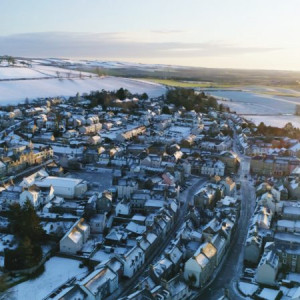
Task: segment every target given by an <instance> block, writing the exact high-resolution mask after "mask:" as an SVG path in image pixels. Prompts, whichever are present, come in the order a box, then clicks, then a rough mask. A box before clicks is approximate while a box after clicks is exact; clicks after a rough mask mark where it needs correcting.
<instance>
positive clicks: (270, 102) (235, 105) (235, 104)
mask: <svg viewBox="0 0 300 300" xmlns="http://www.w3.org/2000/svg"><path fill="white" fill-rule="evenodd" d="M210 93H211V94H212V95H214V96H217V97H219V98H222V99H224V101H219V102H220V103H223V104H224V105H227V106H229V107H230V109H231V110H232V111H235V112H237V113H238V114H240V115H243V116H244V117H245V118H246V119H249V120H252V121H253V122H254V123H255V124H259V123H260V122H264V123H265V124H266V125H272V126H277V127H283V126H284V125H285V124H286V123H288V122H291V123H292V124H293V125H294V126H295V127H299V128H300V117H298V116H294V112H295V108H296V105H297V104H299V105H300V97H283V96H271V95H265V94H259V91H255V92H252V91H230V90H228V91H226V90H220V91H219V90H216V91H210Z"/></svg>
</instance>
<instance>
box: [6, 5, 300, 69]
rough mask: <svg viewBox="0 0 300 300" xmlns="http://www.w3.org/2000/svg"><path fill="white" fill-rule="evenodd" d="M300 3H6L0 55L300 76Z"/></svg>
mask: <svg viewBox="0 0 300 300" xmlns="http://www.w3.org/2000/svg"><path fill="white" fill-rule="evenodd" d="M299 12H300V1H299V0H285V1H283V0H226V1H225V0H205V1H204V0H184V1H183V0H151V1H149V0H49V1H41V0H26V1H24V0H0V14H1V17H0V55H5V54H6V55H13V56H23V57H41V58H43V57H57V58H70V59H98V60H108V61H115V60H118V61H128V62H138V63H151V64H152V63H153V64H172V65H185V66H197V67H213V68H245V69H278V70H298V71H300V39H299V37H300V18H299Z"/></svg>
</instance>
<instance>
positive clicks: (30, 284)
mask: <svg viewBox="0 0 300 300" xmlns="http://www.w3.org/2000/svg"><path fill="white" fill-rule="evenodd" d="M79 264H80V262H79V261H78V260H73V259H67V258H61V257H52V258H50V259H49V260H48V261H47V262H46V264H45V271H44V273H43V274H42V275H40V276H39V277H37V278H35V279H32V280H28V281H25V282H22V283H20V284H18V285H16V286H15V287H13V288H12V290H13V296H14V297H15V298H16V299H31V300H41V299H43V298H45V297H46V296H47V295H48V294H49V293H51V292H52V291H53V290H54V289H55V288H57V287H59V286H60V285H62V284H63V283H64V282H66V281H67V280H68V279H71V278H72V277H74V276H77V275H79V274H83V273H84V272H86V271H87V269H86V268H82V269H80V268H79Z"/></svg>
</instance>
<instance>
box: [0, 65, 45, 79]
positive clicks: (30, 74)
mask: <svg viewBox="0 0 300 300" xmlns="http://www.w3.org/2000/svg"><path fill="white" fill-rule="evenodd" d="M41 77H49V76H46V75H43V74H41V73H40V72H38V71H36V70H34V69H31V68H25V67H0V80H3V79H20V78H41Z"/></svg>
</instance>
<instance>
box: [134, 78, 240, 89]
mask: <svg viewBox="0 0 300 300" xmlns="http://www.w3.org/2000/svg"><path fill="white" fill-rule="evenodd" d="M139 80H141V81H143V82H149V81H150V82H154V83H158V84H162V85H166V86H170V87H183V88H232V87H234V85H230V84H218V83H213V82H199V81H183V80H175V79H159V78H140V79H139Z"/></svg>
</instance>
